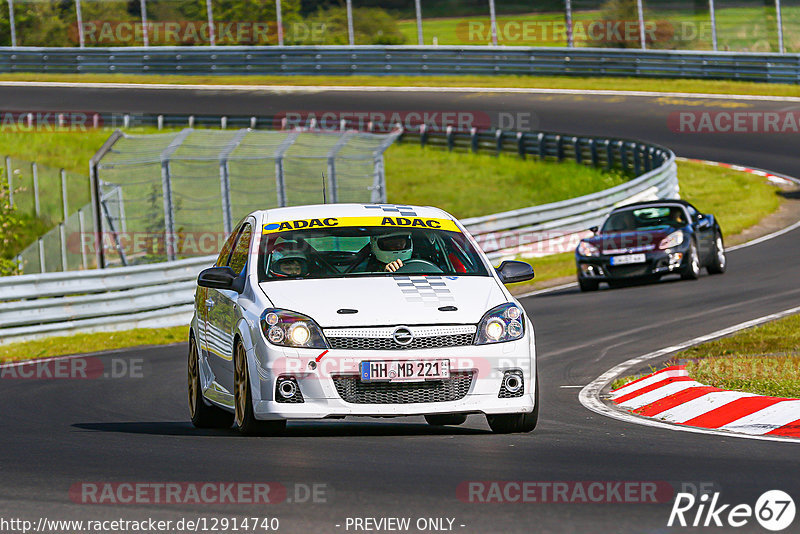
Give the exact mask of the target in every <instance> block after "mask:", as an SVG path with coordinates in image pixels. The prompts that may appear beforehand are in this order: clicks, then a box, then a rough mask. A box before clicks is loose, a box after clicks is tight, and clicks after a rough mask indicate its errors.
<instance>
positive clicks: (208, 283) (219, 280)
mask: <svg viewBox="0 0 800 534" xmlns="http://www.w3.org/2000/svg"><path fill="white" fill-rule="evenodd" d="M235 282H236V273H234V272H233V269H231V268H230V267H211V268H209V269H205V270H204V271H201V272H200V275H199V276H198V277H197V285H198V286H200V287H210V288H211V289H234V283H235Z"/></svg>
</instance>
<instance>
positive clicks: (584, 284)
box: [578, 278, 600, 292]
mask: <svg viewBox="0 0 800 534" xmlns="http://www.w3.org/2000/svg"><path fill="white" fill-rule="evenodd" d="M578 285H579V286H580V288H581V291H584V292H586V291H597V288H599V287H600V282H598V281H597V280H586V279H585V278H578Z"/></svg>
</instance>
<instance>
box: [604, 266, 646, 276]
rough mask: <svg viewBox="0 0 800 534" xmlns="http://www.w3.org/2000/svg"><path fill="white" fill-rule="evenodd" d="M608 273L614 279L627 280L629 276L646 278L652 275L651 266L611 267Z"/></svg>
mask: <svg viewBox="0 0 800 534" xmlns="http://www.w3.org/2000/svg"><path fill="white" fill-rule="evenodd" d="M608 273H609V275H611V277H612V278H625V277H628V276H645V275H647V274H650V273H651V270H650V265H649V264H646V263H645V264H639V265H619V266H616V267H609V268H608Z"/></svg>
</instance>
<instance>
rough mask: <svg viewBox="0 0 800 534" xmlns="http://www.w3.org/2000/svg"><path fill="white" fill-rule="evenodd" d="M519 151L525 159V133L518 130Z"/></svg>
mask: <svg viewBox="0 0 800 534" xmlns="http://www.w3.org/2000/svg"><path fill="white" fill-rule="evenodd" d="M517 153H518V154H519V157H521V158H522V159H525V156H526V153H525V134H524V133H523V132H517Z"/></svg>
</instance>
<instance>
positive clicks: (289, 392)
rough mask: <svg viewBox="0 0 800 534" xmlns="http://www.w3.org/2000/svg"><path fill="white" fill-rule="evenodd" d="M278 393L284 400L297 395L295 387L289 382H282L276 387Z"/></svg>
mask: <svg viewBox="0 0 800 534" xmlns="http://www.w3.org/2000/svg"><path fill="white" fill-rule="evenodd" d="M278 393H280V395H281V397H283V398H284V399H291V398H292V397H294V396H295V394H296V393H297V385H295V383H294V382H292V381H291V380H284V381H283V382H281V383H280V385H279V386H278Z"/></svg>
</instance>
